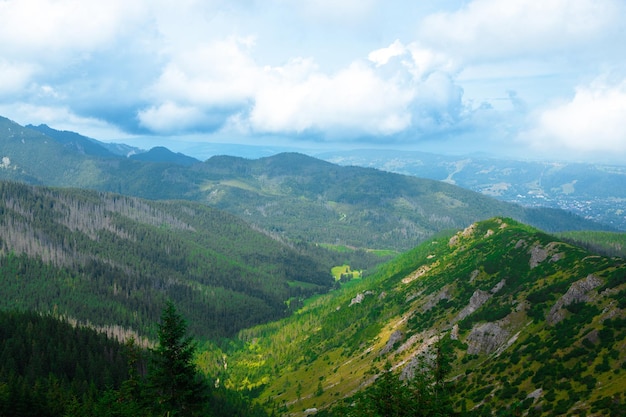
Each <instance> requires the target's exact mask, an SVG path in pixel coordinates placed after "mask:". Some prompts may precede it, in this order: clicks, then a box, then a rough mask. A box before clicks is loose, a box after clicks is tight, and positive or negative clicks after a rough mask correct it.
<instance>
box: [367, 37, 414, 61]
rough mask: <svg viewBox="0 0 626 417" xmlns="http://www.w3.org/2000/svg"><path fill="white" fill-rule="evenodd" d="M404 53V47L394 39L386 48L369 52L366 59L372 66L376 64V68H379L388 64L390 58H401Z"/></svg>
mask: <svg viewBox="0 0 626 417" xmlns="http://www.w3.org/2000/svg"><path fill="white" fill-rule="evenodd" d="M405 53H406V48H405V46H404V45H403V44H402V42H400V40H398V39H396V40H395V41H394V43H392V44H391V45H389V46H388V47H386V48H380V49H377V50H375V51H372V52H370V53H369V55H368V56H367V58H368V59H369V60H370V61H372V62H373V63H374V64H376V66H377V67H379V66H381V65H385V64H386V63H388V62H389V60H390V59H391V58H393V57H396V56H402V55H404V54H405Z"/></svg>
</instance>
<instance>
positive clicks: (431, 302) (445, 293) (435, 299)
mask: <svg viewBox="0 0 626 417" xmlns="http://www.w3.org/2000/svg"><path fill="white" fill-rule="evenodd" d="M451 298H452V295H450V292H449V290H448V288H447V287H446V288H443V289H442V290H441V291H439V292H438V293H437V294H435V295H434V296H430V297H429V298H428V301H426V303H425V304H424V306H423V307H422V310H423V311H428V310H430V309H431V308H433V307H434V306H436V305H437V304H438V303H439V301H441V300H449V299H451Z"/></svg>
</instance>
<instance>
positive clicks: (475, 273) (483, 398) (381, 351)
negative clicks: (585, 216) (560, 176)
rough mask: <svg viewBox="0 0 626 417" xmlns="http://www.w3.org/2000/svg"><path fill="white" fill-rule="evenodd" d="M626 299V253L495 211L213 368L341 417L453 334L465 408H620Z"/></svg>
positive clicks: (267, 330) (256, 332)
mask: <svg viewBox="0 0 626 417" xmlns="http://www.w3.org/2000/svg"><path fill="white" fill-rule="evenodd" d="M625 299H626V262H625V261H624V259H622V258H609V257H603V256H598V255H595V254H593V253H590V252H587V251H586V250H584V249H581V248H579V247H576V246H572V245H570V244H568V243H565V242H563V241H560V240H559V239H557V238H555V237H553V236H550V235H548V234H545V233H543V232H540V231H538V230H536V229H533V228H531V227H528V226H525V225H523V224H520V223H517V222H515V221H513V220H511V219H506V218H494V219H492V220H488V221H483V222H479V223H475V224H473V225H471V226H470V227H468V228H466V229H464V230H463V231H460V232H458V233H456V234H454V235H448V236H445V237H442V238H437V239H433V240H430V241H428V242H426V243H424V244H422V245H420V246H418V247H416V248H415V249H413V250H411V251H409V252H407V253H405V254H403V255H401V256H400V257H398V258H397V259H395V260H394V261H391V262H390V263H388V264H386V265H384V266H383V267H381V268H380V270H379V271H378V272H377V273H376V274H375V275H374V276H371V277H368V278H365V279H361V280H353V281H352V282H351V283H350V284H348V285H346V286H344V287H343V288H342V289H341V290H337V291H334V292H332V293H330V294H327V295H324V296H320V297H317V298H314V299H311V300H310V301H309V302H308V303H307V304H306V305H305V306H304V307H303V308H301V309H300V310H299V311H298V312H297V313H296V314H294V315H293V316H292V317H289V318H287V319H284V320H281V321H278V322H275V323H270V324H266V325H261V326H258V327H255V328H251V329H247V330H243V331H241V332H240V333H239V336H238V339H237V342H236V343H234V344H233V345H232V348H231V349H230V351H228V352H226V354H225V356H223V357H222V356H220V357H219V358H216V359H214V360H213V361H211V360H210V359H209V357H217V356H218V355H217V354H213V355H211V354H209V353H208V352H207V357H206V358H205V362H204V364H205V366H206V367H207V369H210V372H213V373H214V374H215V375H217V376H219V377H220V379H221V380H222V381H224V383H225V384H226V385H227V386H230V387H234V388H238V389H252V390H254V391H255V392H257V393H258V401H260V402H261V403H268V404H277V405H278V406H279V407H280V409H281V410H282V412H283V413H284V415H304V414H307V413H310V412H312V411H311V410H312V409H317V410H318V411H319V412H320V413H321V411H324V412H325V413H328V414H330V415H333V413H332V410H333V407H339V406H341V405H342V404H343V399H344V398H349V397H351V396H352V395H354V394H356V393H357V392H359V391H361V390H363V389H364V388H365V387H367V386H370V385H371V384H372V383H374V381H375V380H376V376H377V375H379V374H381V372H382V370H383V368H384V364H385V362H387V361H389V362H390V363H391V364H392V369H393V370H394V372H397V374H398V375H399V376H400V375H401V376H404V377H405V378H406V377H408V376H409V375H411V374H413V373H415V372H419V364H420V360H419V358H421V357H423V356H424V354H426V355H428V354H427V353H425V352H428V351H429V349H431V346H432V345H433V344H434V343H435V342H436V341H437V340H439V339H440V338H441V337H442V336H444V335H447V337H448V338H450V339H451V345H452V346H453V347H454V351H453V356H454V358H455V359H454V361H453V363H451V369H452V371H451V373H450V377H451V381H452V386H453V394H452V403H453V406H454V408H455V409H456V410H457V411H458V412H460V411H462V410H465V411H466V412H467V413H468V415H501V414H502V413H503V412H507V410H508V412H509V413H510V414H512V415H516V414H515V413H518V412H519V413H522V414H528V415H545V416H551V415H576V414H577V415H591V414H593V415H623V414H619V413H617V414H610V412H611V411H610V410H624V409H626V408H624V407H625V406H626V397H625V396H624V392H626V304H625V303H624V300H625ZM219 355H221V354H219ZM226 363H227V367H226V365H225V364H226ZM218 364H219V366H218ZM350 401H351V400H348V404H349V403H350ZM305 410H309V411H308V412H307V413H305ZM514 410H516V411H514ZM335 415H342V414H335Z"/></svg>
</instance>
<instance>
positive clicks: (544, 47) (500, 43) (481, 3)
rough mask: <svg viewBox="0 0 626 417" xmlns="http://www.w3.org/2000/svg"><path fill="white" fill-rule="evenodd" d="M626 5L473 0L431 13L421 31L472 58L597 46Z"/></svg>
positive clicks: (590, 0) (597, 0) (614, 0)
mask: <svg viewBox="0 0 626 417" xmlns="http://www.w3.org/2000/svg"><path fill="white" fill-rule="evenodd" d="M624 11H625V9H624V4H623V2H621V1H619V0H542V1H536V0H507V1H501V0H474V1H471V2H470V3H468V4H467V6H465V7H463V8H462V9H460V10H457V11H454V12H439V13H435V14H432V15H430V16H428V17H427V18H426V19H424V21H423V22H422V23H421V25H420V29H419V30H420V32H419V33H420V38H421V39H422V40H423V41H425V42H427V43H428V45H430V46H433V47H436V48H438V49H441V50H444V51H448V52H450V53H453V54H455V55H457V56H460V57H465V58H466V59H469V60H472V59H484V58H487V59H494V58H496V59H504V58H506V57H509V58H510V57H516V56H520V55H527V54H530V55H533V56H538V55H544V54H546V53H549V54H560V53H562V52H567V51H571V50H572V49H574V50H576V49H581V48H583V49H585V48H587V49H588V48H590V47H591V48H595V47H596V46H595V43H596V42H597V41H598V39H599V38H607V39H608V37H609V36H612V35H614V33H612V32H617V31H619V28H620V27H622V25H623V22H622V19H621V18H620V16H623V13H624ZM607 32H608V33H607ZM622 37H623V35H622Z"/></svg>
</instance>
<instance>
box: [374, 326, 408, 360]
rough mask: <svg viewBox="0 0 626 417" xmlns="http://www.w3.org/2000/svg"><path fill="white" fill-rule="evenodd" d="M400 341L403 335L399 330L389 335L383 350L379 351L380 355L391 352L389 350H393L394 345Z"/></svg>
mask: <svg viewBox="0 0 626 417" xmlns="http://www.w3.org/2000/svg"><path fill="white" fill-rule="evenodd" d="M402 339H404V333H402V332H401V331H400V330H396V331H395V332H393V333H391V335H390V336H389V340H388V341H387V344H386V345H385V347H384V348H382V349H381V351H380V354H381V355H386V354H387V353H389V352H391V349H393V347H394V346H395V344H396V343H398V342H399V341H401V340H402Z"/></svg>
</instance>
